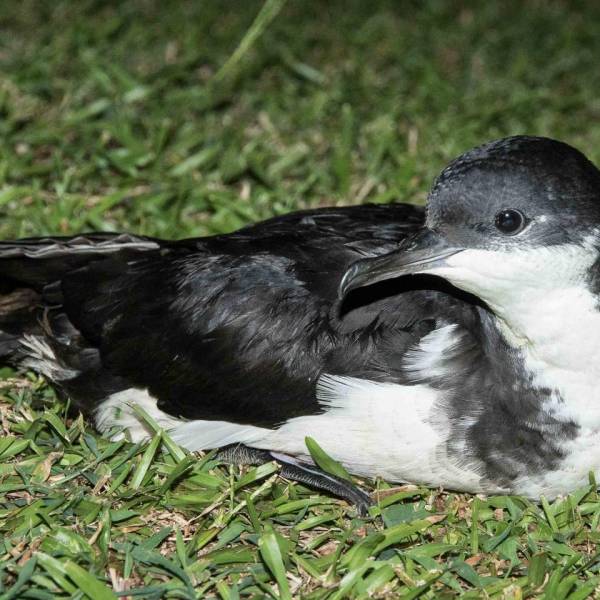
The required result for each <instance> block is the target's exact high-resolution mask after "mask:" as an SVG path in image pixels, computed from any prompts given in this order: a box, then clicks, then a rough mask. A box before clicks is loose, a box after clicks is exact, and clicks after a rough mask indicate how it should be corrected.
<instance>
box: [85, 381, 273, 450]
mask: <svg viewBox="0 0 600 600" xmlns="http://www.w3.org/2000/svg"><path fill="white" fill-rule="evenodd" d="M134 404H137V405H138V406H140V407H141V408H143V409H144V410H145V411H146V412H147V413H148V414H149V415H150V416H151V417H152V418H153V419H154V420H155V421H156V422H157V423H158V425H160V426H161V427H162V428H163V429H165V430H166V431H168V432H169V433H170V435H171V437H172V438H173V440H174V441H175V442H177V443H178V444H180V445H181V446H183V447H184V448H187V449H188V450H191V451H196V450H209V449H211V448H220V447H221V446H227V445H229V444H236V443H238V444H239V443H241V444H251V443H252V442H253V441H254V440H255V439H258V438H262V437H264V435H265V433H268V432H269V430H268V429H263V428H261V427H253V426H252V425H239V424H237V423H228V422H226V421H201V420H195V421H186V420H185V419H179V418H177V417H173V416H172V415H169V414H167V413H165V412H164V411H162V410H160V409H159V408H158V407H157V405H156V399H155V398H153V397H152V396H151V395H150V394H149V393H148V391H147V390H138V389H135V388H130V389H127V390H123V391H122V392H118V393H116V394H112V395H111V396H109V397H108V398H107V399H106V400H105V401H104V402H103V403H102V404H101V405H100V406H99V407H98V408H97V409H96V414H95V423H96V427H97V428H98V430H100V431H102V432H106V431H108V430H110V429H112V428H113V427H117V428H121V429H123V430H125V431H128V432H129V436H130V438H131V440H132V441H134V442H138V441H141V440H144V439H146V438H148V437H149V435H150V433H151V432H150V431H149V430H148V428H147V427H146V426H145V425H144V423H143V422H142V421H141V420H140V419H139V418H138V417H137V415H136V414H135V413H134V412H133V409H132V406H133V405H134ZM122 436H123V434H122V433H121V434H117V435H115V436H114V437H115V438H119V437H122Z"/></svg>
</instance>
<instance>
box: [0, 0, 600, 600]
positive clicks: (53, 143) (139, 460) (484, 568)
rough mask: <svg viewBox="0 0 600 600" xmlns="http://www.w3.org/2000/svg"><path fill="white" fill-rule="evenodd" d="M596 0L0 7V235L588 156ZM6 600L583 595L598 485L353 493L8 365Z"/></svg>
mask: <svg viewBox="0 0 600 600" xmlns="http://www.w3.org/2000/svg"><path fill="white" fill-rule="evenodd" d="M599 22H600V4H599V3H595V2H585V1H579V2H575V1H573V2H566V1H564V2H559V1H554V2H543V1H541V0H539V1H537V0H527V1H520V2H502V3H499V2H498V3H496V2H487V3H483V2H475V1H473V2H466V1H465V2H445V1H442V0H428V1H424V2H417V1H416V0H415V1H411V2H398V1H396V2H393V1H389V2H385V1H377V2H364V1H358V0H346V1H341V0H335V1H327V2H325V1H322V2H317V1H314V0H310V1H309V0H307V1H304V2H300V1H298V0H289V1H288V2H287V3H286V2H285V0H267V1H266V2H262V1H261V2H257V1H254V0H253V1H244V2H242V1H238V2H234V1H233V0H229V1H224V2H217V1H216V0H205V1H199V0H196V1H191V0H190V1H183V2H169V1H166V0H165V1H163V2H158V1H151V0H130V1H128V2H102V1H99V0H98V1H92V0H81V1H78V2H71V1H63V0H56V1H52V2H51V1H47V2H43V1H39V0H38V1H30V0H29V1H28V0H23V1H20V2H16V1H11V0H7V1H5V2H3V3H2V4H1V5H0V132H1V137H0V216H1V218H0V237H2V238H12V237H21V236H37V235H44V234H69V233H75V232H81V231H89V230H105V231H110V230H128V231H132V232H136V233H143V234H151V235H158V236H164V237H186V236H192V235H208V234H212V233H218V232H225V231H231V230H233V229H235V228H237V227H239V226H241V225H244V224H246V223H248V222H251V221H256V220H259V219H263V218H266V217H269V216H272V215H275V214H282V213H285V212H288V211H290V210H294V209H297V208H306V207H315V206H326V205H342V204H355V203H362V202H377V203H385V202H390V201H394V200H395V201H406V202H414V203H423V202H424V201H425V198H426V194H427V190H428V187H429V186H430V184H431V182H432V178H433V177H434V176H435V174H436V173H437V172H438V171H439V170H440V168H441V167H442V166H443V165H444V164H445V163H446V162H447V161H448V160H449V159H451V158H453V157H454V156H456V155H457V154H459V153H461V152H462V151H464V150H466V149H467V148H469V147H471V146H473V145H476V144H478V143H481V142H483V141H486V140H488V139H491V138H497V137H501V136H505V135H510V134H517V133H530V134H538V135H549V136H552V137H556V138H559V139H563V140H565V141H567V142H569V143H571V144H573V145H575V146H577V147H578V148H580V149H581V150H583V151H584V152H585V153H586V154H587V155H588V156H589V157H590V158H591V159H592V160H595V161H597V162H598V161H600V118H599V117H600V68H598V57H599V56H600V36H599V35H598V23H599ZM0 376H1V377H2V379H1V381H0V394H1V395H0V416H1V419H0V599H1V600H7V599H9V598H35V599H41V600H45V599H53V598H62V597H65V598H67V597H69V598H91V599H93V600H96V599H99V600H103V599H105V598H106V599H109V598H116V597H131V598H144V599H146V598H221V599H223V600H234V599H237V598H264V597H267V598H268V597H273V598H282V599H287V598H296V597H298V598H300V597H302V598H314V599H317V598H327V599H331V600H333V599H339V598H367V597H380V598H396V597H399V598H417V597H421V598H454V597H458V596H460V597H464V598H481V597H491V598H515V599H520V598H526V597H543V598H546V599H548V600H555V599H562V598H568V599H570V600H581V599H583V598H586V597H593V595H594V593H595V590H596V588H597V587H599V586H600V573H599V571H600V549H599V548H598V547H597V542H598V541H600V530H599V520H600V498H599V497H598V495H597V493H596V491H595V484H594V479H593V475H590V485H589V486H588V487H586V488H584V489H581V490H577V491H574V492H573V494H572V495H571V496H569V497H567V498H563V499H559V500H557V501H555V502H550V503H549V502H547V501H543V502H542V503H541V504H535V503H532V502H530V501H528V500H526V499H523V498H519V497H490V498H484V497H473V496H470V495H466V494H454V493H447V492H445V491H443V490H431V489H426V488H422V487H417V486H410V485H404V486H398V485H397V484H390V483H386V482H383V481H376V482H365V486H366V487H367V488H368V489H369V490H371V491H372V492H373V498H374V507H373V508H372V509H371V514H370V516H369V517H368V518H359V517H358V516H357V514H356V511H355V509H354V508H353V507H351V506H348V505H347V504H345V503H344V502H342V501H340V500H338V499H336V498H332V497H328V496H323V495H319V494H317V493H315V492H314V491H312V490H310V489H307V488H305V487H303V486H301V485H297V484H290V483H289V482H286V481H283V480H282V479H280V478H278V477H277V467H276V466H275V465H272V464H268V465H264V466H261V467H257V468H238V467H229V466H227V465H221V464H219V463H217V462H216V461H215V460H214V457H213V455H212V454H207V455H204V456H199V455H189V454H187V453H186V452H184V451H183V450H181V449H180V448H178V447H177V446H176V445H174V444H173V443H172V442H171V441H170V439H169V437H168V435H166V434H164V433H163V432H160V431H158V432H157V435H156V436H155V437H154V439H153V440H152V441H151V442H150V443H149V444H146V445H143V444H142V445H136V444H131V443H128V442H125V441H121V442H111V441H110V440H108V439H105V438H102V437H101V436H99V435H98V434H97V433H96V432H95V431H94V430H93V428H92V427H91V426H90V425H89V424H88V423H87V422H86V421H85V420H83V419H82V418H81V417H78V416H77V415H72V414H68V410H67V406H66V405H65V403H63V402H60V401H58V400H57V399H56V397H55V395H54V393H53V392H52V390H51V389H50V388H48V387H47V386H46V384H45V383H44V381H43V380H42V379H40V378H38V377H36V376H35V375H33V374H31V373H21V374H18V373H15V372H14V371H11V370H9V369H3V370H2V371H0Z"/></svg>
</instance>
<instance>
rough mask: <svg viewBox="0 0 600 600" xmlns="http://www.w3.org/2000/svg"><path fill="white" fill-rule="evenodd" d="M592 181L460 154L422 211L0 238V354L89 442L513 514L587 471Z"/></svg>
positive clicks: (599, 386)
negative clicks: (472, 501)
mask: <svg viewBox="0 0 600 600" xmlns="http://www.w3.org/2000/svg"><path fill="white" fill-rule="evenodd" d="M599 260H600V172H599V171H598V170H597V169H596V167H595V166H594V165H593V164H592V163H591V162H589V161H588V160H587V159H586V158H585V157H584V156H583V155H582V154H581V153H580V152H578V151H577V150H575V149H574V148H572V147H570V146H568V145H566V144H564V143H561V142H558V141H554V140H551V139H547V138H539V137H528V136H516V137H510V138H506V139H501V140H498V141H493V142H490V143H487V144H485V145H483V146H480V147H478V148H475V149H473V150H470V151H469V152H466V153H465V154H463V155H462V156H460V157H459V158H457V159H456V160H454V161H453V162H452V163H450V165H449V166H448V167H446V168H445V169H444V170H443V171H442V173H441V174H440V176H439V177H438V178H437V180H436V182H435V183H434V185H433V189H432V190H431V192H430V194H429V198H428V203H427V208H426V211H423V210H422V209H420V208H418V207H415V206H410V205H403V204H391V205H387V206H355V207H347V208H331V209H320V210H312V211H303V212H298V213H292V214H289V215H285V216H282V217H276V218H274V219H271V220H268V221H265V222H262V223H258V224H256V225H251V226H249V227H245V228H244V229H241V230H239V231H237V232H234V233H231V234H227V235H218V236H214V237H208V238H197V239H185V240H179V241H163V240H159V239H153V238H149V237H141V236H134V235H125V234H105V233H99V234H86V235H81V236H77V237H50V238H31V239H23V240H17V241H7V242H3V243H0V278H1V280H2V285H1V292H2V295H1V296H0V330H1V332H2V333H1V334H0V353H1V355H2V356H3V357H4V359H5V361H6V362H9V363H13V364H17V365H21V366H23V367H26V368H31V369H34V370H36V371H38V372H40V373H42V374H43V375H44V376H45V377H46V378H47V379H48V380H49V381H51V382H52V383H53V384H54V385H55V386H56V387H57V389H59V390H60V391H61V392H62V393H64V394H66V395H68V396H69V397H70V398H71V401H72V404H73V405H74V407H75V408H77V409H79V410H81V411H82V412H84V413H85V414H87V415H89V416H90V418H91V419H92V420H93V422H94V423H95V425H96V427H97V428H98V429H99V430H101V431H103V432H106V433H107V434H108V435H119V432H121V433H120V435H123V432H125V434H126V435H129V436H130V437H131V438H132V439H133V440H139V439H142V438H143V437H144V436H145V435H147V431H146V429H145V427H144V424H143V423H142V422H140V420H139V419H138V418H137V417H136V415H135V413H134V412H133V410H132V404H139V405H140V406H142V407H143V408H144V409H145V410H146V411H147V412H148V413H149V414H150V415H152V416H153V417H154V419H156V420H157V421H158V423H159V424H160V425H161V426H162V427H164V428H165V429H167V430H169V431H170V433H171V436H172V437H173V438H174V439H175V440H176V441H177V442H179V443H180V444H181V445H182V446H184V447H186V448H188V449H189V450H204V449H211V448H224V449H223V450H222V451H221V455H222V456H223V457H224V458H225V459H229V460H233V461H236V462H244V461H247V462H261V461H267V460H273V459H275V460H277V461H279V462H280V463H281V464H282V465H283V467H282V472H283V474H284V475H286V476H287V477H289V478H292V479H298V480H300V481H304V482H307V483H309V484H312V485H315V486H316V487H321V488H324V489H328V490H330V491H332V492H334V493H336V494H338V495H340V496H343V497H345V498H347V499H349V500H351V501H353V502H355V503H357V504H358V505H359V506H363V507H364V505H365V504H366V502H367V498H366V497H365V495H364V493H363V492H361V491H360V490H359V489H357V488H355V487H354V486H352V485H351V484H349V483H348V482H345V481H343V480H339V479H337V478H335V477H333V476H330V475H328V474H326V473H323V472H321V471H320V470H319V469H317V468H316V467H315V466H314V465H313V464H311V462H310V458H309V456H308V452H307V449H306V445H305V437H306V436H311V437H313V438H315V439H316V440H317V441H318V442H319V443H320V445H321V446H323V448H324V449H325V450H326V451H327V452H328V453H329V454H330V455H331V456H332V457H333V458H335V459H337V460H338V461H340V462H341V463H342V464H343V465H345V467H346V468H347V469H348V470H349V471H350V472H352V473H354V474H357V475H360V476H367V477H374V476H380V477H383V478H385V479H388V480H393V481H403V482H413V483H422V484H427V485H431V486H443V487H445V488H449V489H454V490H462V491H469V492H483V493H486V492H489V493H517V494H523V495H526V496H529V497H532V498H535V497H539V496H540V495H541V494H544V495H546V496H549V497H553V496H556V495H559V494H562V493H566V492H568V491H570V490H572V489H573V488H575V487H576V486H578V485H580V484H582V483H584V482H586V481H587V477H588V473H589V472H590V471H593V470H596V469H598V467H600V308H599V303H598V296H599V293H600V262H599Z"/></svg>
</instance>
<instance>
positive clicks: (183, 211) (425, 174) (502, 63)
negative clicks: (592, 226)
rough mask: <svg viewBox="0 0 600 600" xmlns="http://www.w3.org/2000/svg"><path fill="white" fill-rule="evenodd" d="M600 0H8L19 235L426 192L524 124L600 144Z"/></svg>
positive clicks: (11, 186) (0, 171)
mask: <svg viewBox="0 0 600 600" xmlns="http://www.w3.org/2000/svg"><path fill="white" fill-rule="evenodd" d="M599 24H600V3H597V2H583V1H579V2H575V1H573V2H568V1H566V0H565V1H541V0H539V1H538V0H528V1H520V2H515V1H513V2H510V1H509V2H501V3H500V2H486V3H482V2H476V1H473V2H468V1H453V2H451V1H442V0H427V1H421V0H419V1H384V0H379V1H372V2H365V1H364V0H344V1H335V0H331V1H320V2H319V1H315V0H308V1H303V2H298V1H291V0H290V1H289V2H285V0H267V1H266V2H264V1H255V0H251V1H248V0H245V1H243V2H241V1H238V2H234V1H223V2H218V1H203V2H202V1H198V0H194V1H181V2H168V1H167V2H164V1H163V2H158V1H150V0H130V1H128V2H104V1H90V0H83V1H77V2H72V1H53V2H50V1H46V2H43V1H34V0H29V1H20V2H16V1H7V2H3V3H2V5H1V7H0V117H1V119H0V132H1V136H0V236H2V237H15V236H29V235H41V234H46V233H55V234H58V233H70V232H76V231H81V230H90V229H101V230H115V229H119V230H121V229H126V230H131V231H135V232H140V233H145V234H153V235H160V236H166V237H184V236H191V235H205V234H211V233H216V232H224V231H230V230H232V229H235V228H237V227H239V226H241V225H243V224H245V223H247V222H249V221H254V220H258V219H262V218H265V217H269V216H272V215H274V214H280V213H283V212H287V211H290V210H293V209H296V208H306V207H313V206H322V205H334V204H353V203H364V202H390V201H408V202H417V203H422V202H424V200H425V198H426V193H427V190H428V188H429V186H430V184H431V181H432V178H433V177H434V176H435V174H436V173H437V172H438V171H439V170H440V168H441V167H443V165H444V164H445V163H446V162H447V161H448V160H449V159H451V158H453V157H454V156H456V155H457V154H459V153H461V152H463V151H464V150H466V149H468V148H469V147H471V146H473V145H477V144H480V143H482V142H484V141H487V140H489V139H491V138H497V137H501V136H505V135H511V134H517V133H529V134H537V135H547V136H552V137H556V138H560V139H562V140H565V141H567V142H569V143H571V144H573V145H575V146H577V147H578V148H580V149H581V150H583V151H584V152H585V153H587V154H588V155H589V156H590V158H592V159H593V160H594V159H595V160H596V161H598V160H600V119H599V117H600V93H599V92H600V69H599V68H598V57H599V56H600V36H599V35H598V25H599Z"/></svg>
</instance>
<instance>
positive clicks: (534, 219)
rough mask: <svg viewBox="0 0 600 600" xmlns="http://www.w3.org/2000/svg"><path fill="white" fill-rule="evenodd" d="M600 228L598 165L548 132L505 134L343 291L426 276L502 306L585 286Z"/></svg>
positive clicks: (474, 153) (454, 174)
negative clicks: (418, 227)
mask: <svg viewBox="0 0 600 600" xmlns="http://www.w3.org/2000/svg"><path fill="white" fill-rule="evenodd" d="M599 228H600V172H599V171H598V169H596V167H595V166H594V165H593V164H592V163H591V162H590V161H588V160H587V159H586V158H585V156H583V154H581V153H580V152H578V151H577V150H575V149H574V148H572V147H570V146H568V145H567V144H564V143H562V142H558V141H555V140H551V139H547V138H540V137H528V136H515V137H510V138H505V139H502V140H498V141H494V142H490V143H488V144H485V145H483V146H480V147H478V148H475V149H473V150H470V151H469V152H466V153H465V154H463V155H462V156H460V157H459V158H457V159H456V160H454V161H453V162H452V163H450V165H448V167H446V168H445V169H444V170H443V171H442V173H441V174H440V176H439V177H438V178H437V180H436V181H435V184H434V186H433V189H432V190H431V193H430V195H429V199H428V204H427V219H426V227H425V228H424V229H423V231H422V232H420V233H419V234H417V235H416V236H415V237H414V238H413V239H412V240H410V241H409V243H407V244H405V245H404V246H403V247H401V248H400V249H399V250H398V251H396V252H393V253H391V254H388V255H386V256H383V257H379V258H375V259H367V260H364V261H360V262H358V263H356V264H355V265H353V267H351V269H350V270H349V271H348V273H347V274H346V276H345V278H344V281H343V283H342V292H344V293H345V292H347V291H348V290H349V289H352V288H355V287H359V286H362V285H368V284H369V283H374V282H375V281H379V280H382V279H388V278H391V277H397V276H400V275H405V274H411V273H429V274H434V275H439V276H441V277H444V278H445V279H447V280H449V281H450V282H451V283H453V284H454V285H456V286H457V287H459V288H462V289H464V290H466V291H468V292H471V293H473V294H475V295H477V296H479V297H480V298H482V299H483V300H485V301H486V302H487V303H488V304H489V305H490V306H492V307H496V308H498V309H499V310H502V308H503V307H505V305H506V304H514V302H515V300H516V299H515V294H518V293H522V292H523V291H527V289H528V288H530V289H531V290H537V291H538V292H539V293H546V292H547V291H548V290H556V289H561V288H572V287H573V286H582V287H583V286H584V285H587V284H586V282H587V281H588V280H589V273H590V270H591V269H592V268H595V264H596V260H597V258H598V247H599V245H600V242H599V234H598V229H599ZM526 295H528V297H529V298H530V300H531V297H532V295H531V294H526Z"/></svg>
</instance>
